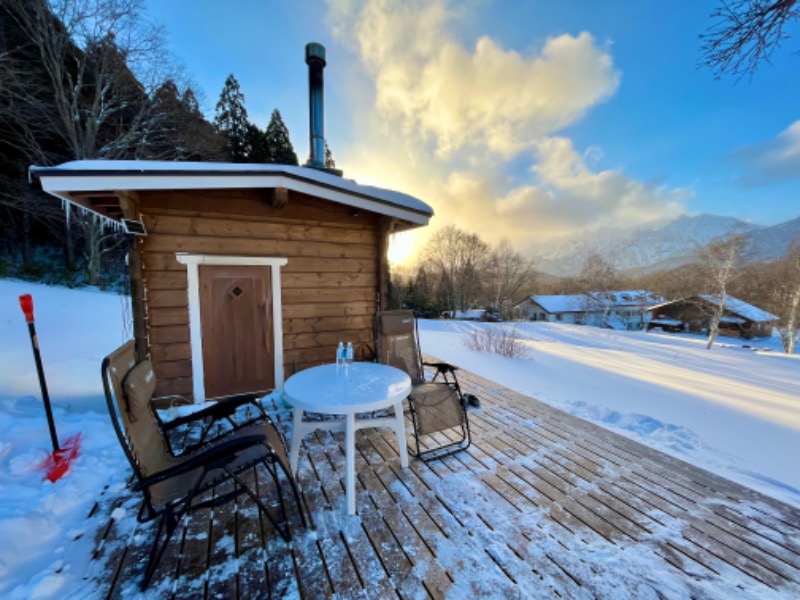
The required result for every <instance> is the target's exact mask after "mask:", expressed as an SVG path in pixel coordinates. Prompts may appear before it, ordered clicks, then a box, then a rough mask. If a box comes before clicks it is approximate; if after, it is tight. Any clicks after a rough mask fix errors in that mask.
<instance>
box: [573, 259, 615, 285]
mask: <svg viewBox="0 0 800 600" xmlns="http://www.w3.org/2000/svg"><path fill="white" fill-rule="evenodd" d="M577 283H578V285H579V287H580V288H581V291H583V292H607V291H609V290H613V289H614V288H616V287H617V286H619V284H620V276H619V273H618V272H617V269H616V268H615V267H614V265H612V264H611V263H610V262H608V261H607V260H606V259H605V258H603V257H602V256H601V255H600V254H598V253H597V252H590V253H589V254H588V255H587V256H586V258H585V259H584V261H583V266H582V267H581V272H580V275H578V281H577Z"/></svg>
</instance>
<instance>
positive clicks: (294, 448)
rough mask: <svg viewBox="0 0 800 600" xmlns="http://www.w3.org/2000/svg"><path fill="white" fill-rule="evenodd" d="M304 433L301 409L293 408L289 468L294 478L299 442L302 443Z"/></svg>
mask: <svg viewBox="0 0 800 600" xmlns="http://www.w3.org/2000/svg"><path fill="white" fill-rule="evenodd" d="M305 433H306V432H305V428H304V427H303V409H301V408H297V407H295V409H294V421H293V427H292V445H291V448H290V449H289V468H290V469H291V470H292V474H293V475H295V476H297V461H298V456H299V454H300V442H302V441H303V437H304V436H305Z"/></svg>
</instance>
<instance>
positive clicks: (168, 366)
mask: <svg viewBox="0 0 800 600" xmlns="http://www.w3.org/2000/svg"><path fill="white" fill-rule="evenodd" d="M153 370H154V371H155V373H156V378H158V379H174V378H177V377H191V376H192V361H190V360H176V361H172V362H160V363H158V364H155V365H153Z"/></svg>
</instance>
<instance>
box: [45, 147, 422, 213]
mask: <svg viewBox="0 0 800 600" xmlns="http://www.w3.org/2000/svg"><path fill="white" fill-rule="evenodd" d="M30 171H31V173H32V174H40V175H44V174H47V175H54V174H66V175H69V173H59V172H60V171H61V172H64V171H66V172H68V171H80V172H87V173H96V174H108V175H111V174H114V175H120V174H125V175H131V176H138V175H147V174H148V173H151V174H158V173H164V172H169V173H184V174H186V175H192V174H196V175H199V174H203V175H207V174H214V173H217V174H240V175H243V176H246V175H258V174H263V173H286V174H288V175H291V176H294V177H299V178H301V179H306V180H311V181H314V182H317V183H321V184H324V185H326V186H333V187H335V188H339V189H343V190H346V191H348V192H353V193H356V194H365V195H368V196H371V197H373V198H375V199H378V200H381V201H384V202H388V203H390V204H394V205H396V206H400V207H403V208H408V209H410V210H413V211H416V212H421V213H423V214H426V215H428V216H430V215H433V209H432V208H431V207H430V206H429V205H427V204H426V203H425V202H423V201H422V200H419V199H418V198H414V197H413V196H409V195H408V194H403V193H401V192H396V191H394V190H387V189H384V188H378V187H373V186H368V185H359V184H358V183H356V182H355V181H353V180H352V179H345V178H343V177H339V176H337V175H333V174H331V173H327V172H325V171H320V170H318V169H312V168H310V167H295V166H292V165H276V164H255V163H248V164H240V163H217V162H214V163H205V162H173V161H160V160H75V161H70V162H66V163H63V164H61V165H58V166H56V167H36V166H34V167H31V168H30ZM77 189H80V187H78V188H77Z"/></svg>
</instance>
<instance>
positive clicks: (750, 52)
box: [700, 0, 800, 79]
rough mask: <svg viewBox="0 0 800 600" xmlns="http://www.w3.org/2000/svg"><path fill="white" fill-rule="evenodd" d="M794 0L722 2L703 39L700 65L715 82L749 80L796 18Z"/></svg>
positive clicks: (799, 14)
mask: <svg viewBox="0 0 800 600" xmlns="http://www.w3.org/2000/svg"><path fill="white" fill-rule="evenodd" d="M797 1H798V0H722V1H721V3H720V5H719V6H718V7H717V8H716V9H715V10H714V12H712V13H711V18H712V19H715V22H714V24H713V25H712V26H711V27H710V28H709V30H708V33H706V34H703V35H701V36H700V38H701V39H702V40H703V47H702V50H703V61H702V62H703V64H704V65H705V66H707V67H709V68H710V69H711V70H712V71H714V74H715V76H716V77H717V78H718V79H719V78H720V77H722V76H723V75H725V74H727V73H730V74H732V75H736V76H738V77H739V78H741V77H743V76H745V75H749V76H751V77H752V75H753V73H754V72H755V70H756V69H757V68H758V65H759V64H760V63H761V62H769V59H770V56H771V55H772V53H773V51H775V50H776V49H777V48H779V47H780V45H781V43H782V42H783V41H784V40H786V39H788V38H789V35H788V34H787V33H786V26H787V24H788V23H790V22H791V21H794V20H796V19H797V18H798V16H800V8H798V6H797Z"/></svg>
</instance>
